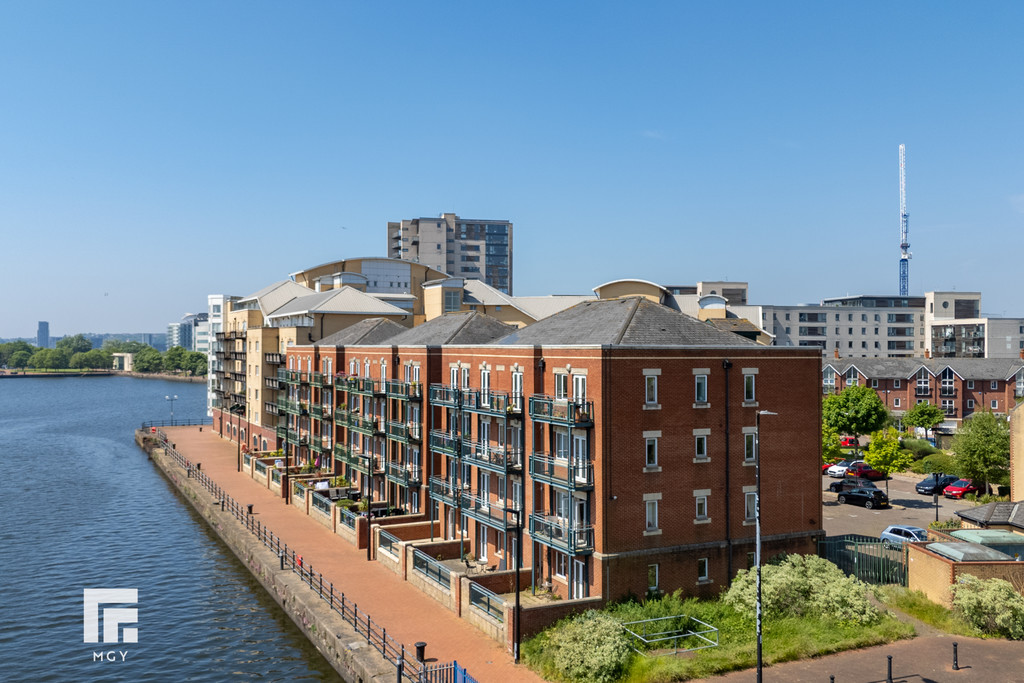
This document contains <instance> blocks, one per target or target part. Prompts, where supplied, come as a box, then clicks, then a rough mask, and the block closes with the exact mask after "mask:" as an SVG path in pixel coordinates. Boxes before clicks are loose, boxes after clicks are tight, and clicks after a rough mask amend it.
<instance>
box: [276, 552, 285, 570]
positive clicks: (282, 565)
mask: <svg viewBox="0 0 1024 683" xmlns="http://www.w3.org/2000/svg"><path fill="white" fill-rule="evenodd" d="M277 558H278V559H279V560H281V569H282V570H284V553H278V554H277Z"/></svg>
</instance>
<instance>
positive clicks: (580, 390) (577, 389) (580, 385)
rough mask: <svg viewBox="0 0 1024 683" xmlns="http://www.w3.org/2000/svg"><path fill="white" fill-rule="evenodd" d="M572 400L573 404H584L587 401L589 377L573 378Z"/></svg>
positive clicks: (576, 376) (579, 376) (578, 376)
mask: <svg viewBox="0 0 1024 683" xmlns="http://www.w3.org/2000/svg"><path fill="white" fill-rule="evenodd" d="M572 400H573V403H584V402H585V401H586V400H587V376H586V375H573V376H572Z"/></svg>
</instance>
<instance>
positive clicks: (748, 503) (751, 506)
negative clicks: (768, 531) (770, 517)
mask: <svg viewBox="0 0 1024 683" xmlns="http://www.w3.org/2000/svg"><path fill="white" fill-rule="evenodd" d="M756 506H757V492H756V491H747V492H745V493H744V494H743V521H745V522H753V521H754V519H755V517H756V516H757V507H756Z"/></svg>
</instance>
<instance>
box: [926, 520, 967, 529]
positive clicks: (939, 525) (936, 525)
mask: <svg viewBox="0 0 1024 683" xmlns="http://www.w3.org/2000/svg"><path fill="white" fill-rule="evenodd" d="M960 524H961V520H960V518H959V517H956V518H954V519H944V520H942V521H941V522H932V523H931V524H929V525H928V528H929V529H935V530H937V531H948V530H952V529H959V528H960Z"/></svg>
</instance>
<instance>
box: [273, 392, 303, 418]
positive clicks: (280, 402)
mask: <svg viewBox="0 0 1024 683" xmlns="http://www.w3.org/2000/svg"><path fill="white" fill-rule="evenodd" d="M277 408H278V410H280V411H281V412H283V413H287V414H288V415H298V414H299V403H298V401H289V400H288V399H287V398H284V397H283V396H282V397H279V398H278V399H277Z"/></svg>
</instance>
